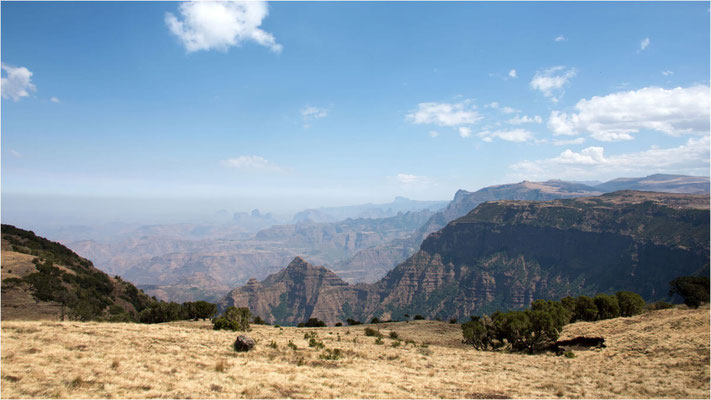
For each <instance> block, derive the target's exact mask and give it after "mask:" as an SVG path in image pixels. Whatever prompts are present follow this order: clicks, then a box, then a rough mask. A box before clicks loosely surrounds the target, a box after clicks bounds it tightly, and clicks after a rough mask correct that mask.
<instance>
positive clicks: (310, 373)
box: [2, 308, 710, 398]
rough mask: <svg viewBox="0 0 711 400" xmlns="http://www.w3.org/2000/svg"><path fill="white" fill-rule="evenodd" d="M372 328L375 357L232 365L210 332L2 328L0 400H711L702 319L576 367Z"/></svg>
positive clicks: (627, 331) (340, 333)
mask: <svg viewBox="0 0 711 400" xmlns="http://www.w3.org/2000/svg"><path fill="white" fill-rule="evenodd" d="M369 326H370V327H378V328H379V329H380V332H381V333H382V334H383V336H384V337H383V338H382V339H381V340H380V341H379V342H382V344H376V341H378V339H377V338H376V337H368V336H365V335H364V326H351V327H337V328H334V327H327V328H291V327H282V328H275V327H272V326H254V325H253V326H252V331H251V332H249V333H248V334H249V335H250V336H251V337H253V338H254V339H255V340H256V341H257V346H256V348H255V349H254V350H252V351H251V352H249V353H236V352H234V351H233V350H232V343H233V342H234V339H235V337H236V336H237V334H236V333H233V332H225V331H213V330H212V329H211V325H210V323H209V322H178V323H167V324H158V325H140V324H119V323H113V324H112V323H80V322H50V321H35V322H24V321H3V322H2V397H3V398H17V397H25V398H27V397H31V398H38V397H39V398H46V397H52V398H188V397H191V398H287V397H289V398H334V397H342V398H363V397H366V398H411V397H415V398H502V397H525V398H540V397H548V398H550V397H566V398H582V397H587V398H640V397H641V398H649V397H653V398H709V342H710V338H709V310H708V308H705V309H699V310H687V309H673V310H661V311H654V312H651V313H647V314H643V315H638V316H635V317H631V318H617V319H613V320H606V321H599V322H583V323H576V324H571V325H568V326H566V327H565V330H564V332H563V335H562V338H563V339H565V338H569V337H572V336H577V335H600V336H603V337H604V338H605V339H606V344H607V348H605V349H599V350H584V351H575V355H576V357H575V358H565V357H558V356H555V355H552V354H542V355H535V356H530V355H524V354H508V353H503V352H480V351H475V350H474V349H472V348H470V347H468V346H465V345H463V344H462V343H461V330H460V327H459V325H455V324H447V323H442V322H435V321H411V322H408V323H405V322H400V323H391V324H379V325H369ZM311 332H315V333H316V335H317V338H316V339H315V340H314V341H313V342H315V343H314V344H316V343H318V342H320V343H323V346H324V347H323V348H318V347H309V339H306V338H305V334H306V333H311ZM390 332H396V334H397V337H398V338H397V339H393V338H391V337H390ZM393 336H395V335H393ZM289 341H291V343H293V345H294V346H295V347H296V349H293V347H294V346H291V347H290V346H289ZM272 342H273V343H272ZM413 342H414V343H413ZM317 346H319V345H318V344H317ZM326 349H340V350H341V357H340V359H338V360H328V359H323V357H325V356H326V355H327V354H329V353H327V351H326Z"/></svg>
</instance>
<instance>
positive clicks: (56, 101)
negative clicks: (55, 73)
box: [49, 97, 59, 103]
mask: <svg viewBox="0 0 711 400" xmlns="http://www.w3.org/2000/svg"><path fill="white" fill-rule="evenodd" d="M49 101H51V102H52V103H59V99H58V98H56V97H51V98H50V99H49Z"/></svg>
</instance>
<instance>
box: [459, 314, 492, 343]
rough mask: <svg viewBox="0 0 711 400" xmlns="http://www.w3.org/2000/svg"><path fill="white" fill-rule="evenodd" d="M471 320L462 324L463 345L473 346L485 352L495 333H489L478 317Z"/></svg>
mask: <svg viewBox="0 0 711 400" xmlns="http://www.w3.org/2000/svg"><path fill="white" fill-rule="evenodd" d="M471 318H472V320H471V321H469V322H465V323H463V324H462V335H463V336H464V343H466V344H470V345H472V346H474V348H475V349H477V350H486V349H487V348H488V347H489V345H490V344H491V339H493V336H494V334H495V332H493V331H489V330H488V329H487V327H486V326H485V325H484V322H483V321H482V320H481V319H480V318H479V317H475V316H472V317H471Z"/></svg>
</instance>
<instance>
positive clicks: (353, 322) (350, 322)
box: [346, 318, 362, 325]
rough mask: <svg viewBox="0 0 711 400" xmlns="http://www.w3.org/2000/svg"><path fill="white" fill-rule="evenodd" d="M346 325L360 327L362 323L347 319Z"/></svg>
mask: <svg viewBox="0 0 711 400" xmlns="http://www.w3.org/2000/svg"><path fill="white" fill-rule="evenodd" d="M346 323H347V324H348V325H360V324H362V322H360V321H356V320H354V319H352V318H348V319H347V320H346Z"/></svg>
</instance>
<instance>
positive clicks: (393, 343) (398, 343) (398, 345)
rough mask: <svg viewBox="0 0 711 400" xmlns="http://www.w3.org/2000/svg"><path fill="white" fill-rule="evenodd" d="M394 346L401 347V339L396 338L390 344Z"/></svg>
mask: <svg viewBox="0 0 711 400" xmlns="http://www.w3.org/2000/svg"><path fill="white" fill-rule="evenodd" d="M390 345H391V346H392V347H400V341H399V340H396V341H394V342H392V343H391V344H390Z"/></svg>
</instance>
